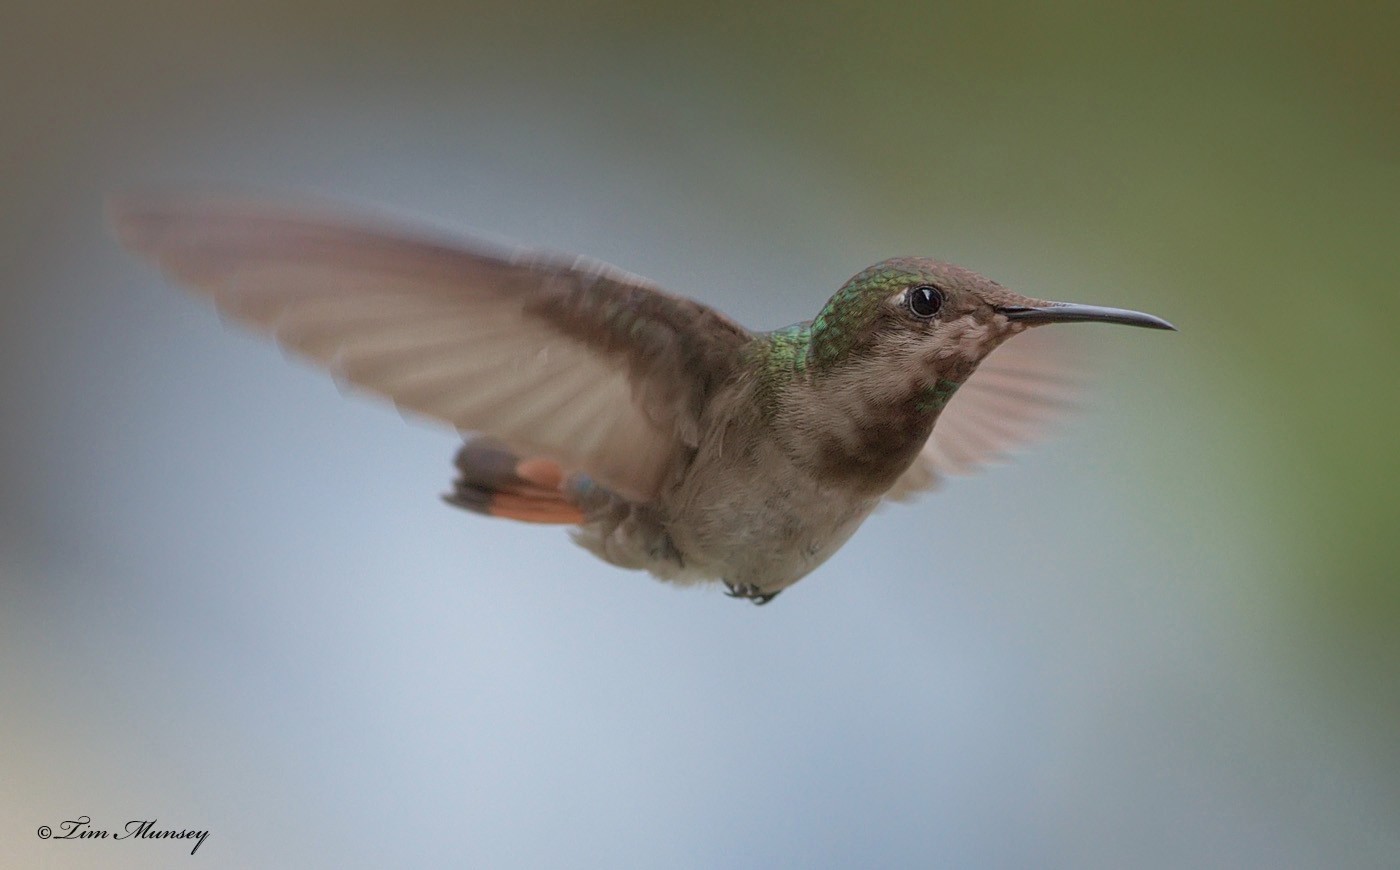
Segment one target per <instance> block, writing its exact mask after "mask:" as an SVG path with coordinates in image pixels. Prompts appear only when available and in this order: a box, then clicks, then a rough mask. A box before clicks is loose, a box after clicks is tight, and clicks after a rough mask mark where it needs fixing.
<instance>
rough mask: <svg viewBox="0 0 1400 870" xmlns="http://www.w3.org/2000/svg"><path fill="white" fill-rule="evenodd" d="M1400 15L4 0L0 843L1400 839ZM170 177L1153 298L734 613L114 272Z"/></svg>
mask: <svg viewBox="0 0 1400 870" xmlns="http://www.w3.org/2000/svg"><path fill="white" fill-rule="evenodd" d="M1396 8H1397V7H1395V6H1394V5H1382V4H1371V5H1366V4H1342V5H1338V4H1331V3H1322V2H1316V3H1306V2H1304V3H1279V2H1270V3H1241V4H1231V5H1229V6H1221V5H1219V4H1204V3H1203V4H1189V5H1185V6H1176V5H1173V6H1171V7H1170V8H1168V7H1165V6H1159V5H1155V4H1152V5H1149V4H1130V5H1124V4H1118V3H1112V2H1105V0H1089V2H1085V3H1075V4H1035V3H1017V2H998V3H982V4H963V5H946V4H940V3H935V4H926V3H892V4H884V5H875V6H871V5H867V4H857V3H849V4H847V3H833V2H827V0H818V2H803V3H796V2H791V3H779V4H762V5H754V4H750V3H718V4H716V3H703V4H701V3H694V4H659V5H658V4H652V3H635V2H625V0H619V2H611V0H601V2H589V3H584V4H577V3H565V2H554V0H551V2H545V3H539V4H533V5H531V6H529V7H528V8H522V7H521V6H520V4H517V3H513V2H486V3H477V4H457V3H437V4H422V3H407V2H398V3H366V2H349V3H346V2H335V3H331V2H312V0H279V2H265V0H246V2H241V3H237V4H234V3H227V4H197V3H185V2H147V3H131V2H93V0H87V2H70V3H57V4H39V3H25V2H9V3H6V4H5V6H4V8H3V9H0V44H2V45H3V50H0V294H3V296H2V297H0V304H3V310H0V402H3V405H0V407H3V411H2V412H0V421H2V426H0V474H3V477H0V699H3V700H0V704H3V714H0V746H3V751H0V857H3V859H4V860H3V863H5V864H6V865H7V866H14V867H21V866H32V867H41V866H42V867H115V866H124V867H153V866H172V867H173V866H179V867H187V866H193V865H194V864H195V863H196V862H197V863H198V864H199V865H200V866H204V867H386V866H419V867H447V866H460V867H490V868H496V867H500V868H513V867H561V868H562V867H667V868H686V867H692V868H716V867H779V866H831V867H850V866H859V867H917V866H942V867H979V868H980V867H1066V868H1081V867H1092V868H1098V867H1104V868H1121V867H1145V868H1146V867H1153V868H1155V867H1265V868H1281V867H1328V868H1333V867H1395V866H1400V785H1397V783H1400V567H1397V566H1400V543H1398V541H1400V536H1397V532H1396V525H1397V521H1398V520H1400V504H1398V503H1397V483H1400V461H1397V450H1396V446H1395V445H1396V436H1395V431H1396V424H1397V423H1400V410H1398V403H1397V396H1398V395H1400V390H1398V388H1397V376H1400V353H1397V349H1396V348H1397V347H1398V346H1400V343H1397V341H1396V338H1395V331H1396V329H1397V318H1400V293H1397V288H1398V287H1400V138H1398V137H1400V101H1397V99H1396V94H1397V93H1400V60H1397V53H1396V52H1395V50H1394V46H1395V44H1396V39H1397V36H1400V22H1398V21H1397V16H1396V14H1395V10H1396ZM143 184H161V185H167V186H168V185H171V184H174V185H180V184H192V185H199V186H205V187H207V186H209V185H214V186H217V187H234V188H239V189H241V188H245V187H248V188H253V189H256V190H260V191H264V192H272V193H282V192H286V193H299V194H314V195H318V196H322V197H334V198H343V199H349V200H351V201H358V202H374V203H384V204H388V205H390V206H393V207H395V208H399V209H402V210H404V211H405V212H408V213H412V214H417V215H421V216H424V217H427V218H431V219H432V220H434V221H437V222H438V223H440V224H441V225H442V226H444V227H446V228H450V229H461V230H470V231H475V232H480V233H486V234H488V235H490V236H492V237H494V238H497V239H501V240H507V241H520V242H528V243H532V244H539V245H544V246H548V247H551V248H555V249H559V250H564V251H579V252H584V253H587V254H590V255H593V256H595V257H599V258H602V259H605V260H609V261H611V262H614V263H617V264H618V265H621V266H623V267H624V268H627V269H630V270H633V271H636V272H640V273H643V274H646V275H648V276H650V277H653V278H654V279H656V280H658V281H660V282H661V283H663V284H665V285H666V286H668V287H670V288H672V289H674V290H676V291H679V292H682V293H685V294H688V295H692V296H696V297H699V298H701V299H704V300H705V301H708V302H710V303H713V304H715V305H717V306H719V307H721V308H723V309H724V310H726V311H727V312H729V313H731V314H733V315H734V316H736V317H738V318H739V319H740V320H742V321H743V322H745V323H747V324H750V325H752V326H754V327H765V328H767V327H775V326H778V325H782V324H784V323H788V322H791V321H794V320H798V319H802V318H805V317H810V316H811V315H812V314H813V313H814V312H815V310H816V308H817V306H818V305H820V303H821V302H822V301H823V300H824V299H825V298H826V296H827V295H828V294H829V293H830V292H831V291H832V290H833V289H834V288H835V287H836V286H837V285H838V284H840V283H841V282H842V281H844V280H845V279H846V278H847V277H848V276H849V275H851V274H852V273H853V272H855V271H857V270H858V269H860V268H862V267H863V266H865V265H866V264H867V263H869V262H872V261H874V260H876V259H879V258H881V257H885V256H889V255H893V254H908V253H921V254H931V255H936V256H942V257H945V258H948V259H952V260H955V261H958V262H962V263H965V264H967V265H969V266H971V267H973V268H976V269H978V270H979V271H983V272H985V273H987V274H990V275H992V276H994V277H996V278H997V279H999V280H1001V281H1003V282H1005V283H1007V284H1008V285H1010V286H1013V287H1016V288H1018V289H1021V290H1024V291H1025V292H1027V293H1031V294H1034V295H1037V296H1043V297H1050V298H1066V299H1074V300H1079V301H1085V302H1099V303H1104V304H1111V305H1119V306H1127V307H1138V308H1143V309H1146V310H1149V311H1152V312H1154V313H1157V314H1160V315H1162V316H1165V317H1167V318H1169V319H1171V320H1173V321H1175V322H1176V323H1177V324H1178V326H1180V327H1181V332H1180V333H1179V334H1176V335H1167V334H1160V333H1146V332H1142V331H1135V330H1124V329H1112V328H1097V327H1083V328H1080V329H1079V330H1078V332H1077V334H1078V336H1079V337H1080V338H1081V339H1082V341H1083V344H1084V345H1085V346H1086V347H1087V349H1088V351H1089V352H1091V353H1092V354H1093V355H1094V359H1096V360H1097V362H1096V365H1095V367H1096V368H1097V369H1098V371H1099V374H1100V377H1099V378H1098V382H1099V384H1098V389H1097V390H1096V392H1095V394H1094V396H1093V399H1092V401H1091V402H1090V406H1089V408H1088V410H1087V412H1086V413H1084V414H1081V415H1080V416H1078V417H1076V418H1075V419H1073V420H1072V421H1069V422H1068V423H1067V425H1065V426H1064V427H1062V429H1061V431H1060V432H1059V434H1058V436H1057V437H1056V438H1054V439H1053V440H1051V441H1049V442H1047V443H1045V444H1043V445H1040V446H1038V447H1036V448H1035V449H1033V450H1031V451H1029V452H1027V453H1026V454H1025V455H1023V456H1022V457H1021V458H1019V459H1018V461H1017V462H1015V463H1014V464H1011V465H1004V466H999V467H997V468H994V469H992V470H991V471H990V472H988V473H986V474H984V475H982V476H980V477H976V478H966V479H957V480H955V481H954V482H953V483H952V484H951V485H949V486H947V487H946V488H945V489H943V490H942V491H941V492H940V493H938V494H936V495H935V496H933V497H931V498H928V499H926V500H924V501H922V502H920V503H918V504H916V505H914V506H911V507H895V508H890V509H886V510H884V511H883V512H881V513H880V514H879V515H877V516H876V517H875V518H873V519H872V521H871V522H869V523H868V524H867V525H866V527H865V528H864V529H863V530H862V531H861V532H860V533H859V534H857V536H856V537H855V538H854V539H853V540H852V541H851V542H850V543H849V544H848V545H847V546H846V547H845V548H844V549H843V550H842V551H841V552H840V553H839V554H838V555H837V556H836V557H835V558H834V559H833V560H832V561H831V562H829V563H828V564H827V565H826V566H825V567H824V568H823V569H821V570H820V571H819V572H818V573H817V574H815V575H813V576H812V577H810V578H809V579H808V580H806V581H804V582H803V583H802V584H801V585H799V586H798V587H796V588H795V589H793V590H791V591H790V592H788V593H787V594H786V595H784V596H783V597H782V598H781V599H779V600H778V601H777V602H776V603H774V604H773V605H771V606H769V607H766V608H762V609H757V608H753V607H748V606H740V605H738V604H736V603H735V602H733V601H730V600H729V599H727V598H725V597H724V596H723V595H721V594H719V593H718V591H717V590H677V589H673V588H669V587H666V586H663V585H661V584H659V583H655V582H653V581H651V580H650V579H648V578H646V577H645V576H643V575H639V574H630V573H626V572H621V571H618V570H616V569H612V568H609V567H607V566H605V565H603V564H601V563H599V562H597V561H595V560H594V559H592V558H591V557H589V556H588V555H587V554H586V553H584V552H583V551H581V550H578V549H577V548H576V547H574V546H573V545H572V544H571V543H570V542H569V540H568V539H567V536H566V535H565V534H563V533H562V532H561V531H559V530H558V529H550V528H537V527H525V526H518V525H512V524H508V523H502V522H493V521H489V520H485V519H481V518H477V517H473V516H468V515H466V514H463V513H461V512H458V511H454V510H451V509H449V508H447V507H445V506H443V505H442V504H441V503H439V502H438V500H437V494H438V493H439V492H440V491H442V490H443V489H444V488H445V487H446V485H447V483H448V481H449V479H450V476H451V468H450V458H451V454H452V452H453V449H454V443H455V438H454V436H453V435H452V433H449V432H444V431H439V430H435V429H432V428H428V427H424V426H422V425H414V424H407V423H405V422H404V421H402V420H401V419H400V418H399V417H398V416H397V415H396V414H395V413H393V412H392V411H391V410H388V409H386V407H384V406H381V405H380V404H378V403H376V402H373V401H370V400H366V399H362V398H352V399H346V398H344V397H342V396H341V395H339V394H338V393H337V391H336V389H335V388H334V387H333V386H332V385H331V383H330V381H329V380H328V379H327V378H325V377H323V376H322V375H321V374H319V373H318V372H315V371H312V370H310V369H308V368H306V367H304V366H301V365H298V364H294V363H289V362H288V361H286V360H284V359H283V358H282V357H281V355H280V354H279V353H278V352H277V351H276V350H275V349H274V348H273V347H272V346H271V345H270V344H268V343H266V342H264V341H262V340H260V339H258V338H256V337H253V336H249V335H245V334H243V333H240V332H237V331H233V330H229V329H225V328H223V326H222V325H221V324H220V322H219V320H218V318H217V316H216V315H215V314H214V313H213V312H212V311H210V310H208V309H207V308H206V307H204V306H203V305H202V304H200V303H199V302H197V301H195V300H193V299H190V298H188V297H185V296H183V295H181V294H180V293H178V292H177V291H175V290H172V289H170V288H169V287H168V286H166V285H164V284H163V283H162V281H161V280H160V279H159V277H158V276H157V275H156V274H155V273H154V272H152V271H150V270H148V269H147V268H145V267H143V266H142V265H141V264H139V263H137V262H135V261H133V260H132V259H130V258H128V257H126V256H125V255H124V254H123V253H122V252H121V251H119V250H118V248H117V247H116V245H115V244H114V243H113V242H112V241H111V240H110V238H109V237H108V236H107V234H106V232H105V230H104V227H103V225H102V216H101V211H102V199H103V196H104V195H105V194H106V193H108V192H110V191H112V190H114V189H120V188H127V187H132V186H140V185H143ZM1066 329H1068V327H1066ZM83 814H87V815H89V816H90V817H92V819H93V820H94V825H95V826H97V827H107V828H113V829H115V828H118V827H120V825H121V824H124V823H125V821H127V820H130V819H145V818H156V819H158V820H159V822H160V826H162V827H165V826H169V827H199V828H205V829H208V830H209V831H210V832H211V833H210V836H209V839H208V840H207V841H206V842H205V844H204V845H203V847H202V848H201V849H200V851H199V853H198V854H197V855H196V856H195V857H194V858H191V857H190V856H189V855H188V854H187V852H188V847H187V844H177V843H170V842H165V841H153V842H141V843H133V842H121V843H114V842H110V841H108V842H57V841H47V842H45V841H41V840H39V838H38V837H37V836H36V834H35V831H36V829H37V827H38V826H39V825H44V824H47V825H50V826H53V827H55V828H56V827H57V826H58V825H59V823H60V822H61V821H63V820H66V819H72V818H76V817H77V816H79V815H83Z"/></svg>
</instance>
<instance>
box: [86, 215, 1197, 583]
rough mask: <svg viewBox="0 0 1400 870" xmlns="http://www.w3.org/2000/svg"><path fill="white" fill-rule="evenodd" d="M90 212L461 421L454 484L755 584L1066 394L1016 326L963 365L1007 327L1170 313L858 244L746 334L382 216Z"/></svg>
mask: <svg viewBox="0 0 1400 870" xmlns="http://www.w3.org/2000/svg"><path fill="white" fill-rule="evenodd" d="M109 219H110V222H111V224H112V226H113V228H114V230H115V233H116V235H117V237H118V239H119V240H120V242H121V243H122V244H123V245H124V246H125V247H126V248H128V249H129V250H130V251H132V252H134V253H135V254H137V255H139V256H141V257H144V258H146V259H149V260H150V261H152V262H153V263H155V264H157V265H158V266H159V267H160V268H161V269H162V270H163V271H164V272H165V273H166V275H167V277H168V278H169V279H171V280H172V281H173V282H175V283H178V284H181V285H184V286H186V287H188V288H189V289H191V290H193V291H195V292H196V293H198V294H201V295H204V296H207V297H209V298H211V299H212V300H213V302H214V303H215V304H216V305H217V307H218V308H219V309H220V311H221V312H222V313H223V314H224V316H225V317H227V318H229V319H231V320H233V321H236V322H240V323H243V324H246V325H248V326H251V327H254V328H256V329H260V330H263V331H266V332H269V333H271V334H272V335H273V336H275V338H276V340H277V341H278V342H279V343H280V344H281V345H283V346H284V347H285V348H287V349H288V350H290V351H292V352H293V353H295V354H298V355H301V356H303V357H305V358H307V359H309V360H311V361H313V362H315V363H317V364H320V365H322V366H324V367H326V368H328V369H329V370H330V371H331V372H332V373H334V375H335V376H336V377H337V378H338V379H340V380H341V381H342V382H343V383H345V384H348V385H350V386H351V387H354V388H359V389H362V390H365V391H368V392H370V393H374V394H378V395H379V396H382V397H385V398H387V399H389V400H390V401H392V402H393V403H394V404H395V405H396V406H397V407H398V408H399V409H400V410H401V412H403V413H405V414H406V415H422V416H425V417H428V418H431V419H433V420H437V421H441V422H443V423H446V424H449V425H451V426H453V427H455V428H456V429H457V430H458V431H460V432H461V433H463V437H464V443H463V445H462V446H461V448H460V449H459V451H458V453H457V455H456V462H455V465H456V480H455V482H454V484H453V487H452V490H451V491H450V492H449V493H447V494H446V495H445V496H443V498H444V499H445V500H446V501H447V502H448V503H449V504H451V505H454V506H456V507H459V508H463V509H465V510H467V511H471V512H474V513H478V514H485V515H487V516H490V517H500V518H505V519H511V520H517V521H522V522H526V523H539V524H554V525H565V526H572V527H573V536H574V539H575V541H576V542H577V543H578V544H580V545H582V546H583V547H584V548H585V549H587V550H589V551H590V552H592V553H593V554H595V555H596V556H598V557H599V558H601V559H603V560H604V561H606V562H609V563H611V564H613V565H616V566H618V567H621V568H627V569H641V570H645V571H648V572H650V573H651V574H652V575H654V576H655V577H657V578H659V579H661V580H665V581H670V582H672V583H676V584H682V585H685V584H696V583H705V582H716V581H717V582H721V583H723V584H724V585H725V587H726V588H727V590H728V594H729V595H730V596H732V597H735V598H739V599H745V600H748V601H751V602H753V603H755V604H766V603H767V602H769V601H771V600H773V598H774V597H775V596H777V595H778V594H779V593H780V592H781V591H782V590H784V589H786V588H787V587H788V586H790V585H792V584H793V583H796V582H797V581H798V580H800V579H802V578H803V577H805V576H806V575H807V574H809V573H810V572H812V571H813V570H814V569H816V568H817V567H818V566H819V565H821V564H822V563H823V562H825V561H826V560H827V559H828V558H829V557H830V556H831V555H832V554H833V553H834V552H836V550H837V549H839V548H840V547H841V546H842V545H843V544H844V543H845V542H846V540H847V539H848V538H850V536H851V535H852V534H853V533H854V532H855V531H856V529H857V528H858V527H859V526H860V525H861V524H862V523H863V522H864V521H865V519H866V518H867V517H868V516H869V515H870V514H871V512H872V511H873V510H874V509H875V508H876V507H877V506H879V505H880V504H881V503H882V502H886V501H902V500H907V499H909V498H910V497H912V496H913V495H915V494H917V493H919V492H921V491H924V490H927V489H930V488H932V487H933V486H934V485H935V484H936V483H937V482H938V480H939V479H940V478H941V477H942V476H943V475H945V474H947V473H950V472H954V471H961V470H965V469H966V468H967V467H969V466H971V465H975V464H976V463H978V462H980V461H983V460H985V459H987V458H990V457H992V456H994V455H996V454H998V453H999V452H1001V451H1002V450H1004V449H1005V448H1006V447H1007V446H1010V445H1012V444H1015V443H1017V442H1019V441H1022V440H1024V439H1026V438H1027V437H1028V435H1029V432H1030V429H1031V424H1034V423H1036V422H1038V421H1040V420H1042V419H1044V418H1045V417H1046V416H1047V415H1048V414H1049V413H1050V412H1052V411H1053V410H1054V409H1056V408H1058V407H1059V406H1060V405H1061V404H1062V403H1063V398H1064V396H1063V391H1062V390H1060V389H1059V382H1058V381H1057V380H1056V378H1055V375H1054V374H1053V373H1051V372H1047V371H1046V370H1044V366H1043V365H1042V364H1041V361H1042V356H1038V355H1037V354H1035V353H1026V354H1022V355H1020V356H1017V355H1015V354H1014V353H1012V351H1013V349H1014V348H1015V347H1016V344H1015V343H1011V344H1008V345H1007V346H1006V349H1005V350H1003V351H1001V353H1000V355H999V356H998V357H997V358H995V359H993V360H992V361H991V362H989V363H987V365H986V366H982V363H983V361H984V360H985V359H987V357H988V356H989V355H991V354H993V352H994V351H996V350H997V349H998V348H999V347H1001V346H1002V345H1003V343H1004V342H1008V340H1010V339H1013V338H1015V337H1016V336H1018V335H1019V334H1020V333H1023V332H1025V331H1027V330H1031V329H1034V328H1036V327H1040V326H1043V325H1047V324H1056V323H1070V322H1084V321H1096V322H1103V323H1118V324H1126V325H1129V326H1140V327H1148V328H1152V329H1174V327H1173V326H1172V325H1171V324H1169V323H1168V322H1166V321H1165V320H1162V319H1160V318H1158V317H1154V316H1152V315H1150V314H1144V313H1141V312H1137V311H1128V310H1124V309H1118V308H1105V307H1100V306H1095V305H1080V304H1072V303H1064V302H1049V301H1045V300H1042V299H1035V298H1031V297H1028V296H1022V295H1020V294H1017V293H1014V292H1012V291H1011V290H1008V289H1007V288H1005V287H1003V286H1001V285H1000V284H998V283H996V282H995V281H992V280H990V279H988V278H985V277H983V276H981V275H979V274H977V273H975V272H972V271H969V270H968V269H965V268H962V267H959V266H955V265H953V264H951V263H947V262H943V261H941V260H936V259H932V258H928V257H896V258H893V259H888V260H884V261H883V262H880V263H876V264H875V265H873V266H870V267H869V268H866V269H864V270H862V271H860V272H859V273H857V274H856V275H855V276H854V277H852V278H851V279H850V280H848V281H846V282H845V284H843V285H841V287H840V288H839V289H838V290H837V291H836V293H835V294H834V295H833V296H831V298H830V299H829V300H827V302H826V304H825V305H823V306H822V307H821V309H820V311H818V312H817V314H816V316H815V317H814V318H812V319H811V320H805V321H802V322H800V323H796V324H794V325H792V326H789V327H786V328H783V329H777V330H773V331H770V332H761V331H753V330H749V329H746V328H745V327H743V326H741V325H739V324H738V323H737V322H735V321H734V320H731V319H730V318H729V317H726V316H725V315H724V314H721V313H720V312H719V311H717V310H715V309H713V308H711V307H709V306H707V305H704V304H702V303H700V302H697V301H694V300H692V299H687V298H684V297H682V296H678V295H674V294H671V293H668V292H666V291H665V290H663V289H662V288H661V287H659V286H657V285H656V284H654V283H652V282H650V281H648V280H646V279H644V278H641V277H639V276H637V275H633V274H630V273H628V272H625V271H623V270H621V269H618V268H616V267H613V266H610V265H607V264H605V263H601V262H597V261H594V260H589V259H586V258H582V257H572V256H562V255H558V254H552V253H544V252H538V251H532V250H528V249H510V248H505V247H501V246H497V245H493V244H489V243H486V242H484V241H481V240H478V239H474V238H470V237H453V236H450V235H446V234H443V233H439V232H432V231H426V230H422V229H417V228H413V227H411V226H409V225H407V224H405V223H404V222H402V221H400V220H382V219H371V218H369V217H347V216H345V213H344V212H343V211H340V210H336V209H326V208H307V207H303V206H296V205H283V204H274V203H265V202H259V201H254V200H240V199H228V198H218V197H209V196H200V195H160V194H148V195H140V194H137V195H130V196H124V197H119V198H115V199H113V200H112V201H111V202H110V203H109ZM1023 341H1027V342H1028V340H1023ZM1027 347H1030V344H1029V342H1028V343H1027Z"/></svg>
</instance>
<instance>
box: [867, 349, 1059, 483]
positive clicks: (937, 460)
mask: <svg viewBox="0 0 1400 870" xmlns="http://www.w3.org/2000/svg"><path fill="white" fill-rule="evenodd" d="M1066 341H1067V340H1066V339H1065V338H1063V337H1062V336H1060V335H1058V334H1056V333H1054V332H1053V331H1051V330H1040V329H1033V330H1030V331H1028V332H1026V333H1023V334H1021V335H1018V336H1016V337H1014V338H1012V339H1010V340H1008V341H1007V342H1006V343H1005V344H1003V345H1002V346H1001V347H999V348H997V349H996V350H994V351H992V353H991V355H990V356H988V357H987V359H986V360H985V361H983V362H982V364H981V365H979V366H978V367H977V371H976V372H974V373H973V375H972V377H970V378H968V380H967V383H965V384H963V385H962V386H961V387H959V388H958V391H957V392H956V393H954V394H953V398H952V399H951V400H950V401H949V402H948V407H946V408H944V409H943V412H942V413H941V414H939V415H938V422H937V423H935V424H934V426H933V434H932V435H930V436H929V439H928V443H927V444H925V445H924V449H923V451H922V452H921V453H920V454H919V455H918V457H917V458H916V459H915V460H914V464H913V465H911V466H909V469H908V470H907V471H905V472H904V474H903V475H901V476H900V478H899V479H898V480H896V481H895V484H894V486H893V487H891V488H890V491H889V492H887V493H885V498H887V499H890V500H892V501H909V500H911V499H913V498H914V497H915V496H917V495H919V494H920V493H922V492H924V491H926V490H929V489H933V488H934V487H936V486H938V484H939V482H940V481H941V479H942V478H943V477H944V476H945V475H949V474H970V473H971V472H973V471H976V470H977V469H978V468H979V467H980V466H982V465H984V464H986V463H988V462H991V461H993V460H996V459H998V458H1001V457H1003V456H1005V455H1006V454H1007V453H1009V452H1010V451H1012V450H1014V449H1016V448H1018V447H1020V446H1022V445H1024V444H1027V443H1029V442H1030V441H1032V440H1034V439H1035V438H1036V437H1037V436H1038V435H1040V434H1041V433H1042V432H1043V431H1044V429H1045V428H1046V427H1047V424H1049V423H1050V422H1052V421H1053V420H1054V419H1055V418H1057V417H1059V416H1061V415H1062V414H1064V413H1065V412H1066V411H1068V410H1070V409H1072V408H1073V407H1074V406H1075V404H1076V398H1077V396H1078V394H1079V391H1080V378H1078V377H1077V376H1076V374H1075V368H1074V366H1073V365H1072V363H1071V353H1070V347H1069V346H1068V345H1067V344H1066Z"/></svg>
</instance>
